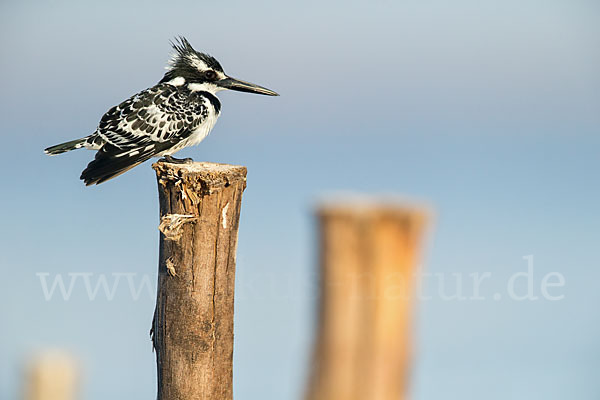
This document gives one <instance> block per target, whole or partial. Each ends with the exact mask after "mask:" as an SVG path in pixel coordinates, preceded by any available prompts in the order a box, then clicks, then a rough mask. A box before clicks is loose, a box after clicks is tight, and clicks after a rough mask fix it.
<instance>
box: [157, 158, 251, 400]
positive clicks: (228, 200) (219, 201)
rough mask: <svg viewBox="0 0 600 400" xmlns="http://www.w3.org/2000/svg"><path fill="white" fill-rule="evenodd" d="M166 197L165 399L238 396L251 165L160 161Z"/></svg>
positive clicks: (161, 365)
mask: <svg viewBox="0 0 600 400" xmlns="http://www.w3.org/2000/svg"><path fill="white" fill-rule="evenodd" d="M153 168H154V169H155V170H156V175H157V180H158V192H159V201H160V232H161V233H160V254H159V265H158V291H157V299H156V309H155V311H154V320H153V324H152V334H153V345H154V348H155V351H156V363H157V373H158V397H157V398H158V400H175V399H178V400H179V399H186V400H188V399H189V400H197V399H218V400H222V399H223V400H227V399H232V398H233V393H232V388H233V372H232V367H233V365H232V361H233V300H234V281H235V254H236V247H237V234H238V224H239V216H240V207H241V201H242V193H243V191H244V189H245V188H246V168H245V167H241V166H232V165H225V164H213V163H192V164H172V163H167V162H157V163H155V164H154V165H153Z"/></svg>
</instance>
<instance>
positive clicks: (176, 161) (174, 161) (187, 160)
mask: <svg viewBox="0 0 600 400" xmlns="http://www.w3.org/2000/svg"><path fill="white" fill-rule="evenodd" d="M163 160H164V161H165V162H168V163H171V164H191V163H193V162H194V160H192V159H191V158H190V157H187V158H175V157H172V156H168V155H167V156H164V157H163V158H162V159H161V160H159V161H163Z"/></svg>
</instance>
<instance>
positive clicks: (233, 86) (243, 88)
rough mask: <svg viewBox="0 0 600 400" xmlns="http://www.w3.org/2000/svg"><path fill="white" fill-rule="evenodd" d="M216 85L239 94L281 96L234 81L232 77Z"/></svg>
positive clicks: (260, 87) (248, 83) (252, 85)
mask: <svg viewBox="0 0 600 400" xmlns="http://www.w3.org/2000/svg"><path fill="white" fill-rule="evenodd" d="M216 84H217V85H218V86H220V87H222V88H223V89H230V90H237V91H238V92H248V93H257V94H266V95H267V96H279V94H277V93H275V92H274V91H272V90H270V89H267V88H264V87H262V86H258V85H255V84H254V83H250V82H244V81H240V80H239V79H234V78H231V77H227V78H225V79H221V80H220V81H217V82H216Z"/></svg>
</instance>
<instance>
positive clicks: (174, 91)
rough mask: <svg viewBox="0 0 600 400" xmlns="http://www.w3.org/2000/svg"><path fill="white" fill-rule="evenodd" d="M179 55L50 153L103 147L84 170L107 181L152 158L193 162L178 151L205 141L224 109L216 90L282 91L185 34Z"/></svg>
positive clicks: (90, 180) (94, 180) (87, 177)
mask: <svg viewBox="0 0 600 400" xmlns="http://www.w3.org/2000/svg"><path fill="white" fill-rule="evenodd" d="M173 49H174V54H173V57H172V59H171V60H170V62H169V65H168V67H167V72H166V73H165V75H164V77H163V78H162V79H161V81H160V82H158V84H156V85H155V86H153V87H151V88H149V89H146V90H143V91H141V92H139V93H138V94H136V95H134V96H132V97H130V98H129V99H127V100H125V101H124V102H122V103H121V104H119V105H118V106H115V107H113V108H111V109H110V110H108V112H107V113H106V114H104V115H103V116H102V119H101V120H100V123H99V124H98V128H97V129H96V131H95V132H94V133H92V134H91V135H89V136H86V137H83V138H81V139H77V140H72V141H70V142H66V143H61V144H58V145H56V146H52V147H48V148H47V149H46V150H45V152H46V154H49V155H55V154H61V153H64V152H67V151H70V150H75V149H80V148H86V149H90V150H97V153H96V157H95V159H94V160H93V161H92V162H90V163H89V164H88V166H87V168H86V169H85V170H83V172H82V173H81V179H82V180H83V181H84V182H85V184H86V185H93V184H99V183H102V182H105V181H107V180H109V179H111V178H114V177H116V176H118V175H120V174H122V173H124V172H126V171H128V170H129V169H131V168H133V167H135V166H136V165H139V164H141V163H143V162H144V161H146V160H148V159H150V158H152V157H164V158H165V159H166V160H167V161H169V162H187V161H191V160H189V159H184V160H180V159H176V158H173V157H172V155H173V154H174V153H175V152H177V151H179V150H181V149H183V148H184V147H188V146H193V145H196V144H198V143H200V142H201V141H202V140H204V138H206V136H207V135H208V134H209V132H210V131H211V129H212V128H213V126H214V125H215V122H216V121H217V118H218V117H219V114H220V112H221V102H220V101H219V99H218V98H217V97H216V96H215V93H216V92H218V91H220V90H224V89H230V90H238V91H241V92H249V93H258V94H265V95H268V96H277V95H278V94H277V93H275V92H274V91H272V90H269V89H267V88H264V87H262V86H258V85H255V84H253V83H248V82H244V81H241V80H237V79H234V78H231V77H229V76H227V75H226V74H225V72H224V71H223V68H222V67H221V64H219V62H218V61H217V60H216V59H214V58H213V57H211V56H209V55H208V54H204V53H200V52H198V51H196V50H194V48H193V47H192V46H191V45H190V43H189V42H188V41H187V40H186V39H185V38H183V37H180V38H179V39H177V40H176V41H175V42H174V43H173Z"/></svg>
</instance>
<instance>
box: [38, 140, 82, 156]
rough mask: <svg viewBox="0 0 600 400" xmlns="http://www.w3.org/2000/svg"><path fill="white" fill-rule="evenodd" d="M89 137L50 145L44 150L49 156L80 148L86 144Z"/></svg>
mask: <svg viewBox="0 0 600 400" xmlns="http://www.w3.org/2000/svg"><path fill="white" fill-rule="evenodd" d="M88 139H89V136H86V137H83V138H81V139H75V140H71V141H70V142H65V143H61V144H57V145H55V146H50V147H48V148H47V149H45V150H44V153H46V154H48V155H49V156H55V155H57V154H62V153H66V152H67V151H71V150H75V149H80V148H82V147H84V146H85V143H86V142H87V140H88Z"/></svg>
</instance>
